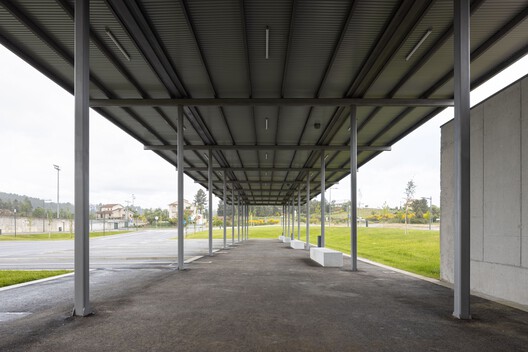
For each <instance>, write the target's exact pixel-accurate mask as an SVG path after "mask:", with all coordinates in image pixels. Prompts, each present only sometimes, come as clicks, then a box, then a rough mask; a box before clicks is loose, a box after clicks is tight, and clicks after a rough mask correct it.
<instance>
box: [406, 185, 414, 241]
mask: <svg viewBox="0 0 528 352" xmlns="http://www.w3.org/2000/svg"><path fill="white" fill-rule="evenodd" d="M415 191H416V184H415V183H414V181H413V180H410V181H409V182H407V187H405V234H407V222H408V220H409V216H408V213H409V205H410V204H411V201H412V199H413V197H414V192H415Z"/></svg>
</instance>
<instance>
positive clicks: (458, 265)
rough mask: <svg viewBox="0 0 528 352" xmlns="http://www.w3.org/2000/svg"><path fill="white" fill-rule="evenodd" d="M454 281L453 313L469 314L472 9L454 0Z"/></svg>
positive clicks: (465, 316) (464, 316) (464, 1)
mask: <svg viewBox="0 0 528 352" xmlns="http://www.w3.org/2000/svg"><path fill="white" fill-rule="evenodd" d="M454 12H455V23H454V46H455V47H454V53H455V58H454V61H455V70H454V73H455V77H454V78H455V138H454V139H455V244H454V245H455V285H454V311H453V315H454V316H455V317H457V318H459V319H471V314H470V290H469V289H470V143H469V138H470V124H469V115H470V108H469V93H470V46H469V38H470V35H469V31H470V12H469V0H455V9H454Z"/></svg>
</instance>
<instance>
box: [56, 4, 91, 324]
mask: <svg viewBox="0 0 528 352" xmlns="http://www.w3.org/2000/svg"><path fill="white" fill-rule="evenodd" d="M74 36H75V44H74V45H75V48H74V51H75V52H74V55H75V59H74V60H75V63H74V66H75V67H74V72H75V79H74V81H75V86H74V91H75V243H74V245H75V278H74V282H75V284H74V286H75V293H74V308H73V312H74V314H75V315H77V316H86V315H89V314H91V313H92V307H91V306H90V272H89V270H90V252H89V249H90V242H89V234H90V229H89V221H90V220H89V212H90V205H89V203H90V202H89V201H90V199H89V185H90V172H89V171H90V169H89V162H90V158H89V151H90V145H89V141H90V135H89V130H90V124H89V102H90V64H89V48H90V1H89V0H84V1H83V0H76V1H75V34H74ZM57 206H58V204H57Z"/></svg>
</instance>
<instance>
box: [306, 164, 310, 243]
mask: <svg viewBox="0 0 528 352" xmlns="http://www.w3.org/2000/svg"><path fill="white" fill-rule="evenodd" d="M306 249H310V174H308V177H307V178H306Z"/></svg>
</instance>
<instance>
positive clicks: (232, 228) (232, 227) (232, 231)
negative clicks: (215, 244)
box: [231, 187, 235, 244]
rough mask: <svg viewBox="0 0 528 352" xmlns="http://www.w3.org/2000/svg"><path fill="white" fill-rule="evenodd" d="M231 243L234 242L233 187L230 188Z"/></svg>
mask: <svg viewBox="0 0 528 352" xmlns="http://www.w3.org/2000/svg"><path fill="white" fill-rule="evenodd" d="M231 244H235V187H233V188H231Z"/></svg>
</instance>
